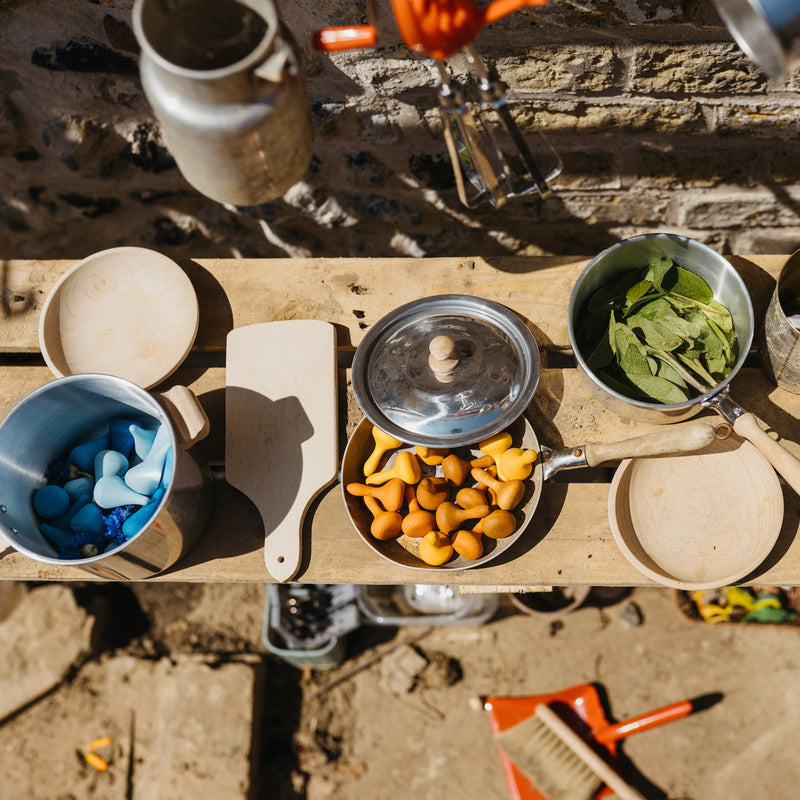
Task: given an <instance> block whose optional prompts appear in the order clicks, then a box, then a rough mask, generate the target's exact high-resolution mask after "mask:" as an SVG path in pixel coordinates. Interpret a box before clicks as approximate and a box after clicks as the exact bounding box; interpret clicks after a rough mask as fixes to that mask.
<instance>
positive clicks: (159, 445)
mask: <svg viewBox="0 0 800 800" xmlns="http://www.w3.org/2000/svg"><path fill="white" fill-rule="evenodd" d="M169 449H170V441H169V430H168V429H167V426H166V425H161V426H160V427H159V429H158V432H157V433H156V438H155V439H154V440H153V446H152V447H151V448H150V452H149V453H148V454H147V457H146V458H145V459H144V461H142V463H141V464H136V465H135V466H133V467H131V468H130V469H129V470H128V471H127V472H126V473H125V483H126V484H128V486H130V488H131V489H133V490H134V491H135V492H140V493H141V494H145V495H147V496H148V497H150V496H151V495H152V494H153V492H155V490H156V489H157V488H158V486H159V484H160V483H161V476H162V474H163V473H164V462H165V461H166V458H167V453H168V452H169Z"/></svg>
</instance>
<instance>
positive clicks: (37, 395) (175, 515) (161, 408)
mask: <svg viewBox="0 0 800 800" xmlns="http://www.w3.org/2000/svg"><path fill="white" fill-rule="evenodd" d="M161 401H162V402H158V401H157V400H156V399H155V398H154V397H153V396H152V395H150V394H149V393H148V392H146V391H145V390H144V389H142V388H140V387H139V386H137V385H136V384H134V383H131V382H129V381H127V380H124V379H123V378H118V377H114V376H111V375H97V374H80V375H71V376H67V377H64V378H59V379H57V380H55V381H52V382H50V383H47V384H45V385H44V386H42V387H40V388H39V389H37V390H35V391H34V392H32V393H31V394H29V395H28V396H27V397H26V398H24V399H23V400H22V401H21V402H20V403H18V404H17V405H16V406H15V407H14V408H13V409H12V411H11V412H10V413H9V414H8V416H7V417H6V418H5V419H4V420H3V421H2V423H0V533H2V535H3V536H4V537H5V538H6V539H7V540H8V542H9V544H10V545H11V546H12V547H14V548H15V549H16V550H19V551H20V552H21V553H24V554H25V555H27V556H29V557H30V558H32V559H34V560H36V561H41V562H44V563H46V564H54V565H58V566H74V567H79V568H80V569H83V570H85V571H86V572H90V573H92V574H94V575H99V576H100V577H103V578H110V579H118V580H119V579H121V580H138V579H141V578H148V577H150V576H152V575H155V574H157V573H159V572H161V571H163V570H165V569H167V567H170V566H171V565H172V564H174V563H175V562H176V561H177V560H178V559H179V558H180V557H181V556H182V555H183V554H185V553H186V552H187V551H188V550H189V548H190V547H191V546H192V545H193V544H194V543H195V542H196V540H197V539H198V537H199V536H200V534H201V533H202V531H203V529H204V528H205V525H206V522H207V521H208V517H209V514H210V511H211V501H212V495H211V493H210V492H209V491H207V490H206V489H207V487H208V486H209V484H210V482H211V477H210V474H209V472H208V470H207V467H206V464H205V462H204V460H203V459H202V458H201V457H200V456H199V455H198V454H197V453H196V452H193V451H192V450H191V449H190V448H191V446H192V445H193V444H194V443H195V442H196V441H198V440H199V439H200V438H202V437H203V436H204V435H205V434H206V433H207V432H208V419H207V418H206V417H205V414H204V412H203V411H202V408H201V407H200V405H199V403H198V402H197V400H196V398H194V395H193V394H192V393H191V392H190V391H189V390H188V389H186V388H185V387H175V388H174V389H171V390H170V391H169V392H166V393H164V394H163V395H161ZM115 417H122V418H125V419H130V420H132V421H134V422H138V423H140V424H144V425H149V426H150V427H152V426H153V425H157V424H158V423H163V424H164V425H165V426H166V428H167V430H168V432H169V437H170V444H171V447H172V454H173V458H172V468H171V475H170V476H169V477H168V482H167V488H166V491H165V493H164V496H163V498H162V499H161V502H160V503H159V505H158V506H157V508H156V510H155V513H154V516H153V518H152V519H151V521H150V522H149V524H147V525H145V526H144V527H143V528H142V529H141V530H139V531H138V532H137V533H136V534H134V535H133V536H132V537H131V538H130V539H129V540H128V541H127V542H125V543H124V544H122V545H120V546H119V547H117V548H115V549H114V550H111V551H109V552H106V553H100V554H98V555H96V556H92V557H90V558H81V559H63V558H58V554H57V552H56V551H55V549H54V548H53V547H52V546H51V545H50V544H49V543H48V541H47V540H46V539H45V537H44V536H43V535H42V534H41V533H40V531H39V525H40V520H39V519H38V518H37V516H36V513H35V511H34V509H33V503H32V498H33V494H34V492H35V491H36V490H37V489H38V488H40V487H41V486H43V485H45V483H46V479H45V477H44V476H45V473H46V470H47V468H48V466H49V465H50V463H51V462H52V461H53V460H54V459H55V458H57V457H58V456H60V455H62V454H63V453H64V452H68V451H69V450H70V449H71V448H72V447H74V446H75V445H76V444H79V443H80V442H85V441H89V440H91V439H93V438H95V437H96V436H98V435H100V434H101V433H104V432H105V431H107V430H108V423H109V422H110V421H111V420H112V419H113V418H115Z"/></svg>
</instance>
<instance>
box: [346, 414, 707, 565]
mask: <svg viewBox="0 0 800 800" xmlns="http://www.w3.org/2000/svg"><path fill="white" fill-rule="evenodd" d="M505 429H506V430H508V432H509V433H510V434H511V436H512V440H513V442H514V446H515V447H520V448H522V449H525V450H534V451H535V452H536V453H537V454H538V457H537V459H536V461H535V462H534V468H533V472H532V473H531V476H530V477H529V478H528V479H527V480H525V481H524V483H525V495H524V496H523V498H522V500H521V502H520V503H519V505H518V506H517V507H516V508H515V509H514V514H515V516H516V517H517V523H518V524H517V528H516V530H515V531H514V532H513V533H512V534H511V535H510V536H507V537H505V538H502V539H490V538H489V537H486V536H485V537H483V539H484V551H483V555H482V556H481V557H480V558H478V559H475V560H470V559H467V558H464V557H463V556H457V557H456V558H453V559H451V560H450V561H448V562H447V563H445V564H443V565H441V566H438V567H434V566H430V565H428V564H426V563H425V562H423V561H422V560H421V559H420V558H419V556H418V555H417V547H418V544H419V540H418V539H413V538H411V537H408V536H405V535H401V536H400V537H398V538H396V539H389V540H385V541H382V540H378V539H375V538H374V537H373V536H371V534H370V524H371V522H372V515H371V514H370V512H369V511H368V510H367V508H366V506H365V505H364V503H363V499H362V498H361V497H355V496H353V495H352V494H350V493H349V492H348V491H347V486H348V484H350V483H361V482H363V480H364V473H363V471H362V466H363V464H364V461H365V460H366V458H367V456H368V455H369V453H370V450H371V447H372V435H371V434H372V423H371V422H370V421H369V420H368V419H363V420H362V421H361V422H360V423H359V425H358V426H357V427H356V429H355V431H354V432H353V434H352V436H351V437H350V441H349V442H348V444H347V448H346V449H345V453H344V459H343V460H342V473H341V476H340V477H341V483H342V495H343V498H344V503H345V507H346V508H347V513H348V515H349V517H350V520H351V522H352V523H353V526H354V527H355V529H356V530H357V531H358V532H359V534H361V537H362V538H363V539H364V541H365V542H366V543H367V545H369V547H370V548H372V550H374V551H375V552H376V553H378V554H379V555H380V556H382V557H383V558H385V559H387V560H388V561H391V562H393V563H395V564H400V565H401V566H405V567H410V568H412V569H421V570H431V569H433V570H437V569H438V570H442V569H444V570H459V569H471V568H473V567H476V566H480V565H482V564H486V563H487V562H489V561H491V560H493V559H495V558H497V556H499V555H500V554H501V553H504V552H506V551H507V550H508V548H509V547H511V546H512V545H513V544H514V543H515V542H516V541H517V540H518V539H519V537H520V536H521V535H522V533H523V532H524V531H525V529H526V528H527V527H528V525H529V524H530V523H531V520H532V519H533V515H534V512H535V511H536V507H537V505H538V504H539V498H540V497H541V494H542V487H543V484H544V481H546V480H548V479H549V478H550V477H551V476H552V475H554V474H555V473H556V472H560V471H562V470H567V469H579V468H582V467H594V466H598V465H600V464H603V463H606V462H610V461H616V460H619V459H623V458H628V457H635V456H645V455H652V454H660V453H675V452H688V451H694V450H699V449H701V448H704V447H707V446H708V445H709V444H710V443H711V442H713V440H714V438H715V436H716V433H715V429H714V427H713V426H712V425H710V424H709V423H708V422H706V421H703V420H697V421H695V422H687V423H684V424H682V425H674V426H671V427H670V428H665V429H663V430H660V431H656V432H655V433H650V434H645V435H643V436H637V437H634V438H631V439H627V440H623V441H620V442H610V443H600V442H595V443H591V444H585V445H581V446H578V447H570V448H565V449H563V450H551V449H550V448H547V447H544V446H542V445H540V444H539V440H538V438H537V436H536V432H535V431H534V430H533V427H532V425H531V424H530V421H529V420H528V419H527V417H525V416H524V415H523V416H522V417H520V418H518V419H517V420H515V421H514V422H513V423H512V424H511V425H509V426H507V427H506V428H505ZM401 449H404V448H401ZM407 449H411V450H413V448H407ZM452 452H455V453H456V454H457V455H460V457H462V458H464V459H465V460H470V459H471V458H476V457H480V456H481V455H483V453H481V452H480V450H479V449H478V448H477V445H476V446H474V447H470V448H464V447H462V448H455V449H453V450H452ZM436 470H437V468H435V467H427V466H425V467H424V468H423V474H425V475H433V474H437V473H436ZM440 472H441V470H440V468H439V473H438V474H440Z"/></svg>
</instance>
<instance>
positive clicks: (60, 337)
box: [39, 247, 200, 389]
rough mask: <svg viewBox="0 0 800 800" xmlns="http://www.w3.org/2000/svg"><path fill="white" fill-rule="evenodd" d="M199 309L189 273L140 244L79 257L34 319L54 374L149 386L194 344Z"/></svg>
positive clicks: (159, 380)
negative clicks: (101, 376) (89, 374)
mask: <svg viewBox="0 0 800 800" xmlns="http://www.w3.org/2000/svg"><path fill="white" fill-rule="evenodd" d="M199 318H200V313H199V308H198V303H197V295H196V294H195V291H194V287H193V286H192V284H191V281H190V280H189V278H188V277H187V276H186V273H185V272H184V271H183V270H182V269H181V268H180V267H179V266H178V265H177V264H176V263H175V262H174V261H172V259H170V258H167V256H165V255H162V254H161V253H158V252H156V251H155V250H148V249H146V248H143V247H114V248H111V249H110V250H101V251H100V252H98V253H94V254H93V255H90V256H88V257H87V258H84V259H83V260H82V261H79V262H78V263H77V264H76V265H75V266H74V267H72V269H70V270H69V272H67V273H66V274H65V275H63V276H62V278H61V279H60V280H59V281H58V283H56V285H55V286H54V287H53V289H52V290H51V292H50V294H49V295H48V296H47V299H46V300H45V303H44V306H43V308H42V314H41V318H40V320H39V345H40V347H41V350H42V355H43V356H44V359H45V361H46V362H47V365H48V366H49V367H50V369H51V370H52V371H53V373H54V374H55V375H56V377H59V378H61V377H64V376H65V375H74V374H76V373H87V372H94V373H104V374H107V375H116V376H117V377H120V378H126V379H127V380H129V381H131V382H133V383H135V384H138V385H139V386H141V387H142V388H143V389H150V388H152V387H153V386H155V385H157V384H159V383H161V381H163V380H164V379H165V378H167V377H169V376H170V375H171V374H172V373H173V372H174V371H175V370H176V369H177V368H178V366H180V364H181V362H182V361H183V359H184V358H185V357H186V355H187V354H188V352H189V351H190V350H191V348H192V344H193V343H194V339H195V336H196V335H197V327H198V323H199Z"/></svg>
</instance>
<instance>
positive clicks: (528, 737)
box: [497, 703, 645, 800]
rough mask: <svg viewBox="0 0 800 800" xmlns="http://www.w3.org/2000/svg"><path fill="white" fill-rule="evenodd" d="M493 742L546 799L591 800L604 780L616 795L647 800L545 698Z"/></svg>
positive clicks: (633, 799) (621, 797)
mask: <svg viewBox="0 0 800 800" xmlns="http://www.w3.org/2000/svg"><path fill="white" fill-rule="evenodd" d="M497 742H498V744H499V745H500V747H502V748H503V750H504V751H505V753H506V755H507V756H508V757H509V758H510V759H511V761H512V762H513V763H514V764H516V765H517V767H519V769H521V770H522V771H523V772H524V773H525V774H526V775H527V776H528V777H529V778H530V779H531V780H532V781H533V783H534V785H535V786H536V788H537V789H538V790H539V791H540V792H541V793H542V794H544V795H546V796H547V797H549V798H550V800H590V798H592V797H593V796H594V794H595V793H596V792H597V790H598V789H599V788H600V787H601V785H602V784H603V783H605V784H607V785H608V786H609V787H610V788H611V789H613V790H614V791H615V792H616V794H617V796H618V797H619V798H620V800H645V798H644V797H643V796H642V795H641V794H639V792H637V791H636V789H634V788H633V787H632V786H631V785H630V784H629V783H628V782H627V781H625V780H624V779H623V778H622V777H621V776H620V774H619V773H618V772H617V771H616V770H615V769H613V767H611V766H610V765H609V764H608V763H607V762H606V761H604V760H603V759H602V758H601V757H600V756H599V755H598V754H597V753H596V752H595V751H594V750H592V748H591V747H590V746H589V745H588V744H587V743H586V742H585V741H584V740H583V739H582V738H581V737H580V736H579V735H578V734H577V733H575V731H574V730H572V728H570V726H569V725H567V723H566V722H564V720H562V719H561V717H559V716H558V714H556V713H555V711H553V710H552V709H551V708H550V707H549V706H548V705H547V704H546V703H539V705H538V706H536V711H535V713H534V714H533V716H531V717H528V719H526V720H523V721H522V722H520V723H518V724H517V725H514V726H513V727H511V728H509V729H508V730H505V731H503V732H502V733H501V734H500V735H499V736H498V737H497Z"/></svg>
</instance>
